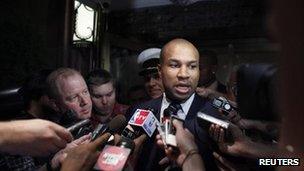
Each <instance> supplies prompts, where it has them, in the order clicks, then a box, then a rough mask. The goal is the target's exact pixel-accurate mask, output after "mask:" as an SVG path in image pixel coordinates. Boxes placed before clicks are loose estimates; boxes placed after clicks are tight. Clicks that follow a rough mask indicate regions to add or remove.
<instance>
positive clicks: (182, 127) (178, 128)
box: [172, 119, 184, 130]
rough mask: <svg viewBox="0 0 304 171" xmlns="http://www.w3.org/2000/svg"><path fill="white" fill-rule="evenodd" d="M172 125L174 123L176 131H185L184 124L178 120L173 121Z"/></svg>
mask: <svg viewBox="0 0 304 171" xmlns="http://www.w3.org/2000/svg"><path fill="white" fill-rule="evenodd" d="M172 123H173V126H174V127H175V128H176V130H180V129H184V126H183V122H181V121H179V120H177V119H173V121H172Z"/></svg>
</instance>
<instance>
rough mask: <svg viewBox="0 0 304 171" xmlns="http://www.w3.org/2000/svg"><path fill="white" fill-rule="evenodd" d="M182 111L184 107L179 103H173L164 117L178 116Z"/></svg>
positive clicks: (166, 110)
mask: <svg viewBox="0 0 304 171" xmlns="http://www.w3.org/2000/svg"><path fill="white" fill-rule="evenodd" d="M181 109H182V106H181V105H180V104H179V103H176V102H172V103H170V105H169V106H168V108H166V109H165V110H164V115H165V116H168V117H170V116H171V115H177V112H178V111H179V110H181Z"/></svg>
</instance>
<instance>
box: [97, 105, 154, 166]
mask: <svg viewBox="0 0 304 171" xmlns="http://www.w3.org/2000/svg"><path fill="white" fill-rule="evenodd" d="M156 122H157V119H156V118H155V116H154V115H153V113H152V112H151V111H149V110H143V109H137V110H136V112H135V113H134V114H133V116H132V117H131V119H130V121H129V125H128V126H126V127H125V129H124V130H123V132H122V134H121V136H120V141H119V142H118V144H117V145H116V146H110V145H107V146H106V147H105V148H104V149H103V151H102V153H101V154H100V156H99V159H98V161H97V164H96V166H95V168H97V169H105V170H112V171H114V170H115V171H117V170H122V169H123V168H124V167H125V164H126V163H127V161H128V160H129V161H130V162H131V164H132V166H134V165H135V163H136V161H137V157H138V154H139V153H140V149H141V146H142V144H143V142H144V141H145V139H146V137H147V136H152V135H153V133H154V131H155V129H156ZM131 154H132V155H131ZM130 155H131V156H130ZM129 156H130V157H129Z"/></svg>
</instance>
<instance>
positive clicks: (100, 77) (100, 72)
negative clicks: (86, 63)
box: [86, 69, 115, 89]
mask: <svg viewBox="0 0 304 171" xmlns="http://www.w3.org/2000/svg"><path fill="white" fill-rule="evenodd" d="M86 81H87V85H88V87H89V89H91V86H100V85H103V84H107V83H109V82H112V83H113V87H114V88H115V81H114V79H113V77H112V75H111V74H110V72H108V71H107V70H104V69H96V70H93V71H91V72H90V73H89V74H88V76H87V79H86Z"/></svg>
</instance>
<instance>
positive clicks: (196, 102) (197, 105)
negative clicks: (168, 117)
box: [186, 93, 206, 120]
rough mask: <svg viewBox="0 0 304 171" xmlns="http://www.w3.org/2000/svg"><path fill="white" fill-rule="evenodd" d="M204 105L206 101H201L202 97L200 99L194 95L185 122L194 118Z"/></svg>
mask: <svg viewBox="0 0 304 171" xmlns="http://www.w3.org/2000/svg"><path fill="white" fill-rule="evenodd" d="M205 103H206V99H203V98H202V97H200V96H199V95H197V94H196V93H195V94H194V99H193V102H192V104H191V106H190V109H189V111H188V114H187V117H186V120H188V119H189V120H191V119H193V118H194V117H196V113H197V112H198V111H199V110H200V109H201V108H202V107H203V106H204V104H205Z"/></svg>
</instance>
